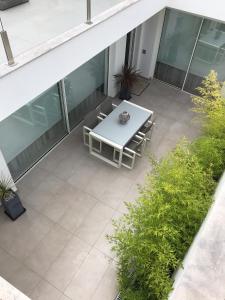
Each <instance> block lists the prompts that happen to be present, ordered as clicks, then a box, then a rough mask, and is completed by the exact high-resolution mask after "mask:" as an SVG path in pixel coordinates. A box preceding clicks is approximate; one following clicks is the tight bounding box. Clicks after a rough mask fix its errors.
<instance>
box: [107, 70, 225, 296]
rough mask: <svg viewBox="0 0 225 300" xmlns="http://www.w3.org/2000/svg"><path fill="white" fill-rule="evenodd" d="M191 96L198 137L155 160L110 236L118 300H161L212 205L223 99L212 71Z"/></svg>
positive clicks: (220, 163) (221, 148)
mask: <svg viewBox="0 0 225 300" xmlns="http://www.w3.org/2000/svg"><path fill="white" fill-rule="evenodd" d="M198 93H199V96H195V97H194V98H193V102H194V104H195V109H194V110H195V112H197V114H198V115H200V121H201V122H202V136H201V137H199V138H198V139H196V140H195V141H194V142H192V143H190V142H188V141H187V140H185V139H183V140H182V141H180V142H179V144H178V145H177V146H176V148H175V150H173V151H172V152H171V153H169V154H168V155H167V156H166V157H165V158H164V159H162V160H161V161H160V162H158V163H156V162H155V163H154V168H153V171H152V173H151V174H149V175H148V176H147V178H146V182H145V183H144V185H143V187H142V188H141V189H140V195H139V198H138V199H137V200H136V202H135V203H132V204H128V213H127V214H125V215H124V216H123V217H122V218H121V219H120V220H119V221H117V222H115V223H114V227H115V232H114V234H113V235H111V236H110V237H109V240H110V242H111V243H112V248H113V250H114V251H115V253H116V256H117V261H118V282H119V288H120V292H121V298H122V300H164V299H168V295H169V293H170V291H171V290H172V286H173V274H174V271H175V270H176V269H177V268H178V267H180V266H181V265H182V261H183V259H184V256H185V253H186V252H187V250H188V248H189V247H190V245H191V243H192V241H193V239H194V237H195V235H196V233H197V231H198V230H199V228H200V226H201V224H202V221H203V220H204V218H205V216H206V214H207V211H208V209H209V207H210V206H211V203H212V194H213V192H214V190H215V186H216V181H217V180H218V179H219V177H220V176H221V174H222V172H223V170H224V166H225V142H224V141H225V124H224V123H225V122H224V117H225V99H224V98H223V97H222V96H221V83H220V82H219V81H218V80H217V76H216V73H215V72H213V71H212V72H211V73H210V74H209V75H208V76H207V77H206V78H205V80H203V83H202V86H201V87H200V88H198Z"/></svg>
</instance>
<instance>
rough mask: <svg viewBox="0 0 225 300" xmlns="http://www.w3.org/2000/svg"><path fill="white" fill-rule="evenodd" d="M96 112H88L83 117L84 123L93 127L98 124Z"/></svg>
mask: <svg viewBox="0 0 225 300" xmlns="http://www.w3.org/2000/svg"><path fill="white" fill-rule="evenodd" d="M97 116H98V113H97V111H96V110H92V111H91V112H89V113H88V114H87V115H86V116H85V118H84V125H85V126H87V127H89V128H91V129H93V128H95V127H96V126H97V125H98V119H97Z"/></svg>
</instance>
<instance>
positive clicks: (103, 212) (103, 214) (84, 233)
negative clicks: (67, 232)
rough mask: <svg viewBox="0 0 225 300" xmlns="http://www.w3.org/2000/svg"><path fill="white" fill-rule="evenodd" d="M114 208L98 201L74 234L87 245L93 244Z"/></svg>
mask: <svg viewBox="0 0 225 300" xmlns="http://www.w3.org/2000/svg"><path fill="white" fill-rule="evenodd" d="M113 213H114V210H113V209H111V208H110V207H109V206H106V205H104V204H102V203H100V202H98V203H97V204H96V205H95V206H94V208H93V209H92V210H91V211H90V212H89V214H88V215H87V216H86V218H85V220H84V221H83V222H82V223H81V225H80V226H79V227H78V229H77V230H76V231H75V235H76V236H77V237H79V238H80V239H81V240H83V241H85V242H87V243H88V244H89V245H94V243H95V242H96V241H97V239H98V238H99V236H100V235H101V233H102V232H103V230H104V228H105V227H106V225H107V224H108V222H109V221H110V219H111V217H112V215H113Z"/></svg>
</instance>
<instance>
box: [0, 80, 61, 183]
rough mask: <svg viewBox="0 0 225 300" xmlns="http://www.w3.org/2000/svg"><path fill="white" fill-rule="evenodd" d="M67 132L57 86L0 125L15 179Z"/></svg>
mask: <svg viewBox="0 0 225 300" xmlns="http://www.w3.org/2000/svg"><path fill="white" fill-rule="evenodd" d="M65 133H66V130H65V126H64V121H63V120H62V112H61V106H60V98H59V93H58V87H57V85H55V86H53V87H52V88H50V89H49V90H48V91H46V92H45V93H43V94H42V95H40V96H39V97H37V98H36V99H34V100H32V101H30V102H29V103H28V104H27V105H25V106H23V107H22V108H20V109H19V110H17V111H16V112H15V113H13V114H12V115H11V116H9V117H8V118H6V119H5V120H3V121H2V122H1V123H0V148H1V150H2V152H3V154H4V157H5V159H6V162H7V163H8V166H9V169H10V171H11V173H12V176H13V178H14V179H17V178H18V177H20V176H21V175H22V174H23V173H24V172H25V171H26V170H27V169H29V168H30V167H31V166H32V165H33V164H34V163H35V162H36V161H37V160H38V159H39V158H40V157H41V156H42V155H43V154H45V153H46V152H47V151H48V150H49V149H50V148H51V147H52V146H53V145H54V144H55V143H56V142H57V141H58V140H59V139H61V138H62V137H63V136H64V135H65Z"/></svg>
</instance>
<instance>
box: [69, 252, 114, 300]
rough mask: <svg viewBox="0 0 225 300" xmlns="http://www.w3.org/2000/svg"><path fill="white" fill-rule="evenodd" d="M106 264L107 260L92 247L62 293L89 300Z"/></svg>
mask: <svg viewBox="0 0 225 300" xmlns="http://www.w3.org/2000/svg"><path fill="white" fill-rule="evenodd" d="M108 266H109V260H108V259H107V258H106V257H105V256H104V255H103V254H102V253H101V252H99V251H97V250H95V249H93V250H92V251H91V252H90V254H89V256H88V257H87V259H86V260H85V262H84V263H83V264H82V266H81V268H80V271H79V272H78V273H77V275H75V277H74V278H73V280H72V281H71V283H70V284H69V285H68V287H67V289H66V291H65V293H64V294H65V295H66V296H68V297H69V298H71V299H72V300H78V299H79V300H90V299H91V297H93V295H94V292H95V290H96V289H97V287H98V285H99V283H100V281H101V279H102V277H103V275H104V273H105V272H106V270H107V268H108Z"/></svg>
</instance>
